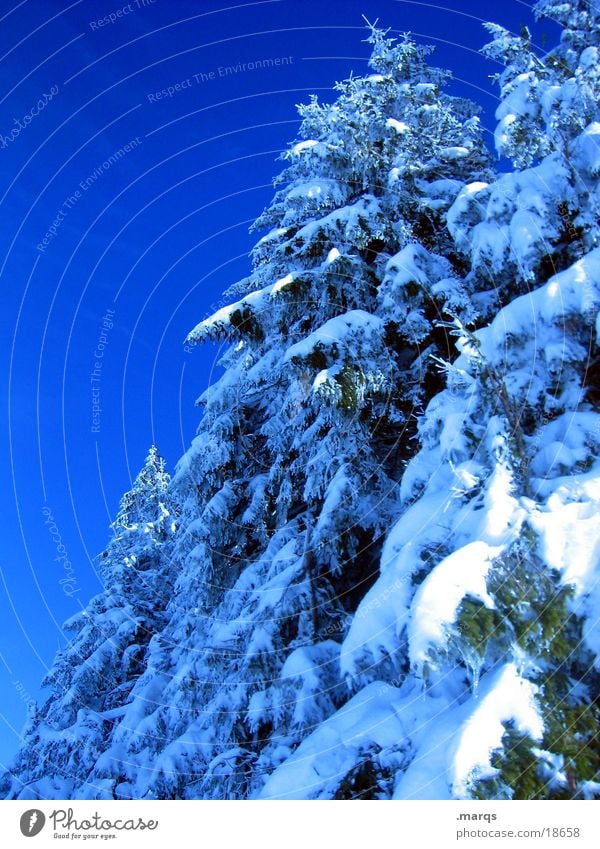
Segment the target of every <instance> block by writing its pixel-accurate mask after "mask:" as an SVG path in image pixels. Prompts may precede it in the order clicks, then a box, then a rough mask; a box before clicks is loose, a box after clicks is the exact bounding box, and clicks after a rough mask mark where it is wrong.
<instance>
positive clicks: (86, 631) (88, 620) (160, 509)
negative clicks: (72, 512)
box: [3, 445, 176, 799]
mask: <svg viewBox="0 0 600 849" xmlns="http://www.w3.org/2000/svg"><path fill="white" fill-rule="evenodd" d="M169 480H170V478H169V475H168V473H167V471H166V469H165V461H164V460H163V458H162V457H161V456H160V455H159V453H158V451H157V448H156V446H155V445H152V447H151V448H150V451H149V453H148V456H147V458H146V461H145V464H144V466H143V468H142V469H141V471H140V472H139V474H138V475H137V477H136V479H135V480H134V482H133V485H132V488H131V490H130V491H128V492H127V493H126V494H125V495H124V496H123V498H122V499H121V503H120V509H119V512H118V515H117V518H116V520H115V521H114V523H113V524H112V526H111V527H112V531H113V536H112V538H111V540H110V542H109V545H108V547H107V549H106V550H105V551H104V552H102V554H101V555H100V556H99V558H98V562H99V565H100V574H101V579H102V582H103V584H104V589H103V591H102V592H101V593H100V594H99V595H97V596H95V597H94V598H93V599H92V600H91V601H90V602H89V604H88V605H87V606H86V608H85V609H83V610H82V611H81V612H80V613H77V614H76V615H75V616H73V617H72V618H71V619H70V620H69V621H68V622H66V623H65V626H64V627H65V630H66V631H67V632H68V633H69V634H71V635H72V636H71V639H70V641H69V643H68V644H67V646H66V647H65V648H64V649H63V650H62V651H60V652H59V654H58V655H57V657H56V659H55V661H54V664H53V666H52V668H51V669H50V671H49V673H48V675H47V676H46V679H45V680H44V682H43V683H44V685H45V687H47V688H49V690H50V696H49V697H48V699H47V701H46V702H45V704H43V705H42V706H41V707H39V708H38V709H37V710H36V711H35V714H34V716H33V717H32V718H31V720H30V723H29V726H28V728H27V729H26V731H25V745H24V748H23V750H22V751H21V753H20V754H19V756H18V757H17V759H16V762H15V764H14V765H13V766H12V768H11V769H10V771H9V772H8V773H7V774H6V775H5V776H4V778H3V790H4V795H6V796H7V797H8V798H19V799H35V798H63V799H64V798H80V797H83V798H85V797H87V796H89V797H91V798H95V797H97V796H101V797H106V798H112V796H113V792H112V791H113V788H114V787H115V786H116V785H118V784H119V783H120V781H122V780H123V776H122V775H121V772H120V771H121V767H120V765H119V764H118V763H117V761H116V760H115V759H114V758H112V759H111V758H109V759H108V762H107V763H106V765H105V767H104V771H103V770H102V768H100V769H99V766H100V767H102V756H103V755H105V754H106V753H107V752H108V751H109V750H110V748H111V741H112V735H113V733H114V727H115V725H116V724H117V723H118V722H119V720H120V718H121V717H122V715H123V712H124V706H125V705H126V704H127V703H128V702H129V701H130V699H131V691H132V688H133V686H134V684H135V682H136V680H137V678H138V677H139V675H140V673H141V671H142V670H143V668H144V666H145V661H146V655H147V652H148V645H149V643H150V640H151V639H152V637H153V636H154V634H156V633H157V632H160V631H161V630H162V628H163V627H164V624H165V621H164V609H165V607H166V603H167V600H168V598H169V597H170V593H171V589H172V586H173V583H174V575H173V570H172V565H171V562H170V560H169V554H168V552H169V540H170V538H171V536H172V534H173V531H174V530H175V521H176V510H175V507H174V503H173V500H172V498H171V495H170V493H169V491H168V485H169ZM99 772H100V775H101V777H99Z"/></svg>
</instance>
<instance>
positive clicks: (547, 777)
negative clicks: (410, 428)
mask: <svg viewBox="0 0 600 849" xmlns="http://www.w3.org/2000/svg"><path fill="white" fill-rule="evenodd" d="M536 10H537V13H538V14H543V13H548V12H552V13H554V14H555V15H556V16H557V17H558V19H559V20H560V22H561V23H562V24H563V25H564V26H565V31H564V34H563V37H562V40H561V44H560V45H559V47H558V48H557V49H556V50H553V51H551V52H550V53H549V54H548V55H547V56H544V57H535V56H534V55H533V52H532V45H531V41H530V39H529V37H528V34H527V33H526V32H524V33H523V34H522V35H521V37H520V38H515V37H513V36H509V34H508V33H506V32H504V31H502V30H500V29H499V28H497V27H492V28H491V30H492V33H493V35H494V42H493V43H492V46H491V48H489V49H488V53H489V55H491V56H492V57H494V58H496V59H498V58H500V59H503V60H504V61H505V62H506V63H507V69H506V71H505V72H504V74H502V75H501V77H500V82H501V86H502V100H501V103H500V106H499V109H498V113H497V117H498V120H499V128H498V131H497V133H496V142H497V146H498V152H499V154H500V155H502V156H508V157H510V158H512V159H513V160H514V166H515V170H514V171H513V172H511V173H508V174H506V175H504V176H500V177H498V178H497V179H496V180H494V181H493V182H492V183H490V184H488V183H486V182H485V181H481V182H480V181H477V182H474V183H471V184H469V185H467V186H466V187H465V188H464V189H463V190H462V191H461V193H460V194H459V196H458V198H457V199H456V201H455V203H454V204H453V206H452V207H451V208H450V210H449V211H448V213H447V222H448V226H449V229H450V232H451V233H452V236H453V237H454V239H455V242H456V248H457V249H458V250H460V251H463V252H464V253H465V255H466V256H467V257H468V258H469V260H470V264H471V271H470V273H469V274H468V276H467V280H466V286H467V287H468V288H469V289H471V290H472V291H474V293H475V297H476V299H477V303H478V305H479V306H480V308H481V313H482V315H484V316H485V315H488V316H489V318H490V321H489V324H487V326H483V327H481V328H480V329H478V330H476V331H473V330H472V329H469V328H467V327H466V326H465V324H464V322H463V321H462V320H461V318H460V317H458V316H457V317H456V319H455V320H454V321H453V322H452V325H451V326H452V327H453V331H452V332H454V333H455V335H456V337H457V342H458V347H459V351H460V356H459V357H458V359H454V360H453V361H452V362H449V363H446V364H445V365H444V364H442V363H440V366H441V368H443V370H444V371H445V373H446V383H447V386H446V389H445V390H444V391H443V392H441V393H440V394H438V395H436V396H435V397H434V398H433V400H431V402H430V404H429V406H428V409H427V412H426V414H425V416H424V417H423V418H422V419H421V420H420V422H419V438H420V443H421V451H420V452H419V453H418V454H417V456H416V457H414V458H413V459H412V460H411V462H410V463H409V465H408V467H407V469H406V471H405V473H404V475H403V477H402V482H401V492H402V500H403V504H402V507H401V509H400V511H399V518H398V521H397V523H396V525H395V526H394V527H393V529H392V530H391V532H390V533H389V534H388V536H387V539H386V542H385V545H384V548H383V555H382V558H381V577H380V578H379V580H378V581H377V583H376V584H375V585H374V586H373V587H372V588H371V589H370V591H369V592H368V593H367V595H366V597H365V599H364V600H363V601H362V602H361V605H360V606H359V608H358V610H357V613H356V615H355V616H354V618H353V621H352V625H351V628H350V631H349V634H348V635H347V636H346V638H345V641H344V644H343V646H342V651H341V661H342V667H343V669H344V670H345V671H346V673H347V675H348V676H350V678H351V680H352V681H353V682H356V683H357V684H358V686H359V687H360V689H359V692H358V693H357V695H356V696H354V697H353V699H351V701H350V702H349V703H348V704H347V705H345V706H344V707H343V708H342V710H340V711H339V712H338V713H337V714H335V715H333V716H332V717H330V718H329V719H328V720H327V721H326V722H325V723H323V724H322V725H321V726H320V727H319V728H318V729H317V730H316V731H315V732H314V733H313V735H311V737H309V738H308V739H306V740H305V741H304V742H303V743H302V744H301V745H300V747H299V748H298V750H297V751H296V752H295V753H294V755H292V757H291V758H289V759H288V760H287V761H286V762H285V763H284V764H283V765H282V766H281V767H279V769H278V770H277V771H276V772H275V773H274V774H273V775H272V776H271V777H270V778H269V780H268V782H267V785H266V787H265V789H264V791H263V795H264V796H266V797H277V796H288V795H294V794H295V793H296V792H297V790H296V788H304V793H305V794H307V789H308V788H310V789H309V790H308V794H309V795H313V796H326V797H328V796H332V795H335V794H336V793H339V792H340V788H341V787H343V788H344V791H345V792H348V791H355V790H356V789H357V788H361V787H363V786H364V785H365V783H368V784H369V786H370V787H371V788H372V789H371V792H374V793H375V794H376V795H379V796H390V795H393V796H394V797H395V798H399V799H408V798H433V799H443V798H470V797H473V796H474V797H480V798H571V797H575V798H589V797H591V796H594V795H598V793H599V792H600V781H599V775H598V762H599V760H598V744H597V728H598V718H599V717H598V699H599V688H598V680H599V670H600V660H599V654H600V640H599V637H598V609H599V607H600V595H599V593H598V586H599V581H598V578H599V574H598V539H599V538H600V510H599V507H600V490H599V488H598V487H599V481H600V467H599V464H598V452H599V449H600V416H599V415H598V411H597V403H598V401H597V399H598V394H597V359H598V341H597V336H598V331H599V329H600V328H599V324H598V316H599V315H600V312H599V310H600V249H599V248H598V235H599V226H598V179H597V178H598V173H599V162H600V160H599V159H598V150H599V148H598V139H599V133H600V123H598V119H599V94H600V91H599V90H598V88H597V79H598V77H597V74H598V68H599V67H600V65H599V62H598V59H599V57H598V47H597V45H598V37H599V32H600V30H599V28H598V23H599V20H598V7H597V5H592V4H589V3H583V2H572V3H554V2H548V3H539V4H538V5H537V7H536ZM486 288H487V289H488V293H487V295H486V294H485V289H486ZM385 657H388V658H396V659H397V661H396V662H397V663H398V665H400V664H401V662H402V660H401V659H404V664H405V665H404V669H403V671H402V672H401V674H399V675H398V677H397V679H396V681H393V682H391V683H392V684H393V686H392V687H390V686H387V685H386V684H381V685H378V684H376V683H375V682H373V680H372V676H373V669H374V665H375V664H376V663H378V662H379V663H380V662H381V658H385ZM348 731H350V732H351V733H348ZM334 739H337V741H338V743H337V745H335V746H334V747H332V746H331V744H330V743H329V741H331V740H334ZM397 741H403V742H402V743H401V744H399V743H398V742H397ZM336 763H337V764H338V765H339V768H338V769H336V768H335V764H336ZM319 776H321V777H319ZM323 776H325V777H323ZM373 788H374V789H373ZM302 794H303V791H302V790H300V791H299V794H298V795H302Z"/></svg>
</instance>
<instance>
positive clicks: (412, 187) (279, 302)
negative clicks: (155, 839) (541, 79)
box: [127, 28, 488, 798]
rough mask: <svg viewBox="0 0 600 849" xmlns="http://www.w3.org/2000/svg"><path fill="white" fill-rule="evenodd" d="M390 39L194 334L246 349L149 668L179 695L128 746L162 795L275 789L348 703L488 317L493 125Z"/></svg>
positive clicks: (315, 119)
mask: <svg viewBox="0 0 600 849" xmlns="http://www.w3.org/2000/svg"><path fill="white" fill-rule="evenodd" d="M369 42H370V44H371V46H372V48H373V55H372V57H371V62H370V64H371V68H372V70H373V73H372V74H370V75H369V76H366V77H360V78H355V77H352V78H351V79H349V80H347V81H345V82H343V83H340V84H338V85H337V87H336V88H337V92H338V97H337V99H336V100H335V102H334V103H332V104H321V103H318V102H317V100H316V99H313V100H312V101H311V102H310V103H309V104H308V105H306V106H303V107H300V113H301V115H302V117H303V122H302V126H301V129H300V140H299V141H297V142H296V143H295V144H294V145H293V146H292V147H291V149H290V150H289V151H287V152H286V153H285V154H284V160H285V162H286V168H285V170H284V171H283V173H282V175H281V177H280V178H279V180H278V183H279V184H280V185H281V184H283V187H282V188H280V189H279V190H278V191H277V193H276V195H275V198H274V200H273V203H272V204H271V205H270V207H269V208H268V209H267V210H266V211H265V212H264V213H263V215H261V217H260V218H259V219H258V221H257V222H256V227H257V228H263V227H269V228H271V229H270V230H269V232H268V233H267V235H266V236H264V237H263V238H262V239H261V240H260V241H259V242H258V244H257V246H256V248H255V250H254V268H253V271H252V274H251V275H250V276H249V277H248V278H247V279H245V280H243V281H241V282H240V283H239V284H236V285H235V286H234V287H232V289H231V290H230V291H231V293H232V294H233V295H236V296H238V298H240V299H239V300H238V301H236V302H235V303H233V304H232V305H230V306H227V307H224V308H223V309H221V310H220V311H219V312H218V313H216V314H215V315H213V316H212V317H211V318H209V319H207V320H205V321H203V322H201V323H200V324H199V325H198V326H197V327H196V328H195V330H193V331H192V333H191V334H190V341H191V342H195V343H201V342H202V341H203V340H205V339H215V338H217V339H225V340H227V341H228V342H230V343H231V345H230V347H229V349H228V351H227V353H226V354H225V356H224V358H223V360H222V365H223V366H224V368H225V372H224V375H223V377H222V378H221V379H220V380H219V381H218V382H217V383H216V384H215V385H214V386H212V387H211V388H210V389H209V390H208V391H207V392H206V393H205V395H204V396H203V397H202V399H201V403H202V404H203V405H204V418H203V421H202V424H201V427H200V432H199V435H198V437H197V438H196V439H195V440H194V443H193V446H192V448H191V450H190V451H189V452H188V453H187V454H186V455H185V457H184V458H183V460H182V462H181V463H180V465H179V467H178V471H177V475H176V479H175V481H174V486H176V487H177V488H178V490H179V491H180V493H181V498H182V499H183V500H184V507H183V516H182V530H181V533H180V534H178V539H177V543H176V554H177V557H178V558H179V559H180V560H181V562H182V569H183V571H182V575H181V578H180V580H179V583H178V587H177V595H176V596H175V598H174V600H173V605H172V607H171V615H172V619H171V622H170V623H169V625H168V626H167V628H166V629H165V631H164V633H163V635H162V637H161V641H160V642H158V641H157V642H156V644H155V645H154V646H153V649H154V650H155V655H152V656H151V659H150V661H149V663H150V665H151V667H152V669H153V670H154V672H156V670H159V673H160V675H161V676H163V680H164V681H166V682H167V683H166V686H165V687H164V690H162V691H161V699H160V700H161V703H162V704H161V706H159V707H158V708H156V710H154V711H150V710H149V711H148V715H147V716H145V717H144V719H143V722H142V723H141V728H142V729H143V733H142V732H140V733H139V734H137V733H136V734H134V735H132V736H131V737H130V739H129V747H128V750H127V757H128V759H130V760H132V761H136V763H137V764H138V765H139V766H138V768H139V775H140V777H139V782H138V788H137V790H138V793H139V794H141V795H144V794H146V795H150V796H158V797H177V798H178V797H181V796H192V797H197V796H201V797H217V798H219V797H224V798H237V797H244V796H247V795H252V794H255V793H256V792H257V791H258V790H259V789H260V788H261V786H262V784H263V783H264V779H265V776H266V775H267V774H268V772H270V771H271V770H272V769H273V767H274V766H276V765H277V764H278V763H279V762H280V761H282V760H283V759H285V757H286V756H287V755H289V754H290V753H291V752H292V751H293V749H294V748H295V747H296V746H297V745H298V743H299V741H300V740H301V739H302V738H303V737H304V736H305V735H306V734H307V733H309V732H310V730H311V729H312V728H314V727H315V725H317V724H318V723H319V722H321V721H322V720H324V719H325V718H326V717H327V716H328V715H329V714H331V713H332V712H333V711H335V710H336V708H337V707H339V706H340V705H341V704H342V703H343V702H344V701H345V699H346V698H347V689H346V687H345V685H344V683H343V681H342V680H341V679H340V676H339V644H340V639H341V637H342V636H343V633H344V632H345V630H346V629H347V624H348V622H349V617H350V616H351V615H352V614H353V613H354V611H355V609H356V606H357V604H358V602H359V601H360V599H361V597H362V596H363V595H364V593H365V592H366V590H367V589H368V587H369V586H370V585H371V584H372V583H373V581H374V580H375V579H376V577H377V573H378V560H379V556H380V551H381V543H382V538H383V534H384V533H385V530H386V528H387V526H388V525H389V522H390V521H391V517H392V516H393V515H394V513H395V512H396V511H397V509H398V500H397V481H398V480H399V478H400V477H401V474H402V469H403V466H404V463H405V462H406V459H407V458H408V457H410V455H411V453H413V451H414V444H415V443H414V440H413V439H412V437H413V435H414V433H415V430H414V419H415V412H416V411H418V410H419V409H420V407H421V405H422V404H423V402H424V401H425V400H426V399H427V396H428V395H429V396H430V395H431V393H432V392H433V391H434V389H435V388H439V387H440V386H441V382H440V380H439V376H438V374H437V371H436V370H435V369H432V367H431V361H430V359H429V355H430V354H432V353H436V352H437V353H439V354H443V355H447V353H448V349H447V334H446V332H445V331H442V332H441V333H440V332H439V329H438V328H437V327H436V325H435V320H436V319H437V318H438V317H439V316H442V315H447V316H448V315H450V312H448V310H449V309H450V307H451V310H452V313H453V314H461V315H463V317H464V319H465V320H466V321H468V320H472V318H473V316H474V314H475V311H474V308H473V307H472V305H471V302H470V298H469V295H468V293H467V292H466V291H465V290H464V289H463V287H462V283H461V274H462V273H463V271H464V262H463V260H462V259H461V258H460V257H459V256H458V255H455V253H454V252H453V251H452V250H451V249H449V245H450V243H451V239H450V235H449V233H448V231H447V230H446V228H445V225H444V214H445V211H446V210H447V209H448V208H449V206H450V205H451V204H452V202H453V201H454V199H455V198H456V196H457V194H458V192H459V191H460V189H461V188H462V187H463V185H464V183H465V181H466V180H477V179H483V178H484V177H485V176H486V175H487V174H488V157H487V154H486V152H485V149H484V146H483V143H482V140H481V133H480V128H479V124H478V120H477V118H476V116H475V115H474V112H475V109H474V107H473V106H472V105H471V104H468V103H466V102H465V101H463V100H458V99H456V98H452V97H450V96H448V95H446V94H444V93H442V91H441V87H442V86H443V84H444V83H445V82H446V80H447V78H448V75H447V74H446V73H444V72H441V71H438V70H436V69H432V68H429V67H428V65H427V64H426V61H425V60H426V54H427V52H428V51H427V50H425V49H424V48H422V47H419V46H417V45H416V44H415V43H414V42H413V41H412V39H410V38H409V37H404V38H402V39H401V40H400V41H399V42H398V43H394V41H393V40H392V39H389V38H388V37H387V36H386V35H385V33H383V32H381V31H379V30H378V29H376V28H372V29H371V34H370V37H369ZM240 296H241V297H240ZM145 686H147V687H149V688H154V687H155V686H156V676H155V675H153V676H147V677H144V678H143V679H142V680H141V681H140V682H139V684H138V687H137V688H136V693H137V696H138V698H139V699H141V700H142V701H145V695H144V693H145V691H144V687H145ZM146 701H147V700H146Z"/></svg>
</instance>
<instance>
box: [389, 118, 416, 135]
mask: <svg viewBox="0 0 600 849" xmlns="http://www.w3.org/2000/svg"><path fill="white" fill-rule="evenodd" d="M385 126H386V127H389V128H390V129H391V130H395V131H396V132H397V133H406V132H407V131H408V130H410V127H409V126H408V124H405V123H404V121H397V120H396V119H395V118H388V119H387V121H386V122H385Z"/></svg>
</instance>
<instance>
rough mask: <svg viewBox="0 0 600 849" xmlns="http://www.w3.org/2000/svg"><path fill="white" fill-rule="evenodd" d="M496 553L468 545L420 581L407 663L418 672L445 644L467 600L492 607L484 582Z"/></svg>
mask: <svg viewBox="0 0 600 849" xmlns="http://www.w3.org/2000/svg"><path fill="white" fill-rule="evenodd" d="M499 551H500V549H498V548H492V547H490V546H489V545H487V544H486V543H484V542H480V541H476V542H472V543H469V544H468V545H465V546H463V547H462V548H459V549H458V551H454V552H452V554H450V555H449V556H448V557H446V558H444V560H442V561H441V563H439V564H438V565H437V566H436V568H435V569H434V570H433V571H432V572H431V573H430V575H429V576H428V577H427V578H426V579H425V581H423V583H422V584H421V586H420V587H419V589H418V590H417V592H416V593H415V597H414V601H413V603H412V608H411V619H410V624H409V628H408V643H409V657H410V662H411V664H412V665H413V667H414V668H415V669H416V670H417V671H419V670H421V671H422V669H423V666H424V665H425V663H427V662H428V660H430V658H431V652H432V650H434V649H436V648H441V647H442V646H443V645H444V644H445V643H446V638H447V634H448V628H449V626H450V625H451V624H453V623H454V621H455V619H456V614H457V611H458V608H459V606H460V604H461V602H462V601H463V599H464V598H465V597H466V596H470V597H473V598H477V599H479V600H480V601H482V602H483V604H484V605H485V606H486V607H488V608H493V607H494V601H493V599H492V598H491V597H490V595H489V594H488V592H487V588H486V582H485V579H486V577H487V573H488V572H489V569H490V566H491V565H492V561H493V558H494V557H495V556H497V555H498V553H499Z"/></svg>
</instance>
